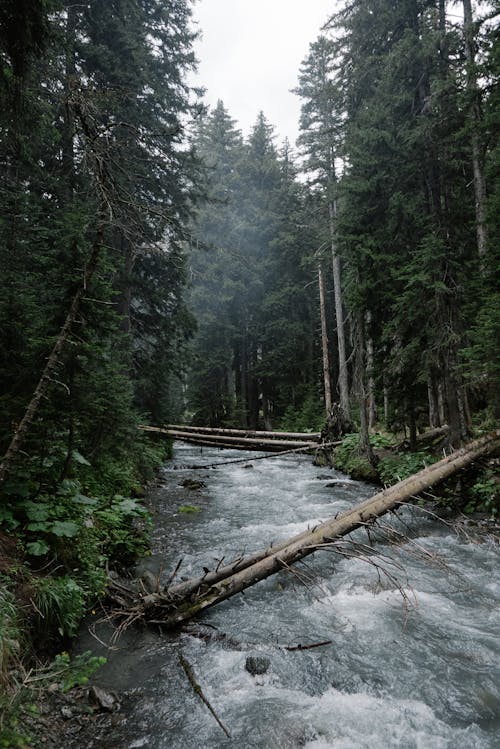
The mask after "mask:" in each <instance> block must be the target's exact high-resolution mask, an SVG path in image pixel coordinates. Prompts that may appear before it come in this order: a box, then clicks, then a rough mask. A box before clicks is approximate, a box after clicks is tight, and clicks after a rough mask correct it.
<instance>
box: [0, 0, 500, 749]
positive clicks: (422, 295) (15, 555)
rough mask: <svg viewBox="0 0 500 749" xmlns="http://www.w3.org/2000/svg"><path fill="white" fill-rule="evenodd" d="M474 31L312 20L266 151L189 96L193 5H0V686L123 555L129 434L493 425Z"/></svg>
mask: <svg viewBox="0 0 500 749" xmlns="http://www.w3.org/2000/svg"><path fill="white" fill-rule="evenodd" d="M332 5H333V6H335V4H332ZM499 12H500V8H499V4H498V2H479V3H476V4H472V3H471V0H463V2H460V3H453V4H451V3H447V2H446V0H349V2H347V1H346V2H344V3H342V4H341V7H340V9H337V10H335V7H332V15H331V17H330V19H329V20H328V21H327V23H326V24H325V26H324V27H323V29H322V30H321V33H320V35H319V36H318V37H317V39H315V40H313V41H312V43H311V44H310V47H309V52H308V54H307V56H306V57H305V59H304V60H303V62H302V65H301V67H300V70H299V71H297V80H298V83H297V86H296V89H295V91H294V93H295V94H296V96H297V97H298V98H299V100H300V103H301V117H300V136H299V138H298V141H297V143H296V144H292V143H289V142H287V141H285V142H284V143H281V144H278V143H277V136H276V134H275V131H274V128H273V124H272V123H271V122H269V120H268V119H267V118H266V115H265V113H264V112H256V113H255V124H254V126H253V128H252V130H251V132H250V134H249V135H248V137H244V136H243V135H242V132H241V130H240V128H239V126H238V123H237V122H236V120H235V119H233V117H232V115H231V112H230V111H228V109H227V108H226V106H225V104H224V102H223V101H219V102H218V104H217V105H216V106H215V107H213V108H210V107H207V106H206V105H205V104H204V102H203V90H202V89H198V88H196V87H193V86H192V84H191V83H189V81H190V80H191V79H190V75H191V73H192V71H193V70H195V68H196V58H195V54H194V51H193V45H194V41H195V39H196V34H197V33H198V32H197V31H196V29H195V28H194V27H193V25H192V2H191V1H190V0H113V1H112V2H104V0H88V2H85V3H78V4H75V3H73V2H71V0H26V1H25V2H22V3H20V2H17V0H3V1H2V3H1V7H0V169H1V178H0V204H1V207H2V211H1V216H0V269H1V276H0V383H1V387H0V454H1V455H2V456H3V458H2V462H1V464H0V583H1V587H0V685H2V684H5V685H7V684H11V683H12V676H11V675H9V674H11V671H12V668H13V665H12V664H13V663H14V664H15V663H16V662H17V661H18V654H19V653H18V651H19V647H20V645H19V643H24V645H23V647H25V648H27V649H28V650H29V649H30V648H31V649H33V650H32V652H35V653H38V652H53V651H54V649H55V648H57V647H59V644H60V643H61V641H63V642H64V641H67V640H68V638H71V637H72V636H74V635H75V634H76V632H77V629H78V626H79V622H80V620H81V618H82V616H83V615H84V613H85V612H86V611H87V610H88V609H89V608H90V607H91V606H92V605H93V602H94V601H96V600H98V599H99V598H100V597H102V596H103V594H104V588H105V585H106V579H107V571H108V569H109V567H110V566H111V567H113V566H118V567H119V566H122V567H123V566H126V565H128V564H130V563H131V561H132V560H133V559H134V558H135V557H136V556H137V555H138V554H141V553H143V552H144V551H145V550H146V549H147V544H148V542H147V530H148V525H149V523H150V519H149V516H148V513H147V511H146V510H145V508H144V505H143V503H142V502H141V498H142V496H143V494H144V488H143V487H144V486H145V485H146V484H147V482H148V481H151V480H152V479H153V477H154V476H155V472H156V471H157V469H158V467H159V466H160V465H161V464H162V462H163V461H164V460H165V459H166V458H167V457H168V455H169V454H170V450H171V446H170V444H169V443H168V442H167V441H165V440H163V441H162V440H161V439H158V440H155V439H153V438H152V437H151V436H150V435H147V434H145V433H144V432H141V431H140V430H139V429H138V426H139V425H141V424H147V425H151V426H162V425H165V424H169V423H170V424H173V423H190V424H195V425H198V426H207V427H239V428H242V429H252V430H256V429H266V430H272V429H284V430H296V431H301V432H307V431H316V430H318V431H319V430H321V429H322V428H323V427H324V424H325V421H326V418H327V416H328V415H331V414H335V415H336V427H335V428H336V436H337V437H340V438H342V437H344V436H345V435H351V443H352V439H353V438H352V435H353V434H359V438H358V437H356V438H355V442H356V450H358V451H360V452H364V454H365V455H367V457H368V460H372V459H373V455H372V445H373V442H374V439H375V441H376V435H377V434H380V433H384V434H391V433H392V434H397V435H399V438H400V439H403V438H405V439H407V441H408V445H409V448H410V450H416V449H417V438H418V435H419V433H420V432H422V431H424V430H425V429H429V428H436V427H441V426H444V425H447V427H448V432H447V435H448V436H447V446H448V447H450V448H458V447H459V446H460V445H463V444H464V443H465V442H466V441H467V440H468V439H469V438H472V437H473V436H475V435H477V434H478V433H481V430H482V431H483V432H484V431H485V430H488V429H493V428H495V427H498V423H499V419H500V391H499V387H498V381H499V375H500V286H499V284H498V278H499V261H500V254H499V247H500V243H499V239H500V221H499V216H500V182H499V180H498V173H499V165H500V146H499V144H500V137H499V136H500V87H499V86H498V78H499V73H500V46H499V40H498V14H499ZM478 430H479V431H478ZM374 435H375V436H374ZM486 481H489V482H490V484H489V489H491V485H492V484H491V482H494V480H493V477H492V476H491V475H490V474H488V476H487V478H486ZM486 496H488V499H486ZM478 497H479V499H478V503H479V505H481V502H483V506H482V509H486V510H490V511H493V510H495V511H496V505H494V503H493V502H492V500H490V499H489V497H490V494H484V495H478ZM488 503H489V504H488ZM26 643H30V644H29V645H28V644H26ZM9 689H10V687H9ZM1 729H2V730H5V731H10V730H12V731H14V729H13V728H12V726H10V724H7V723H5V724H3V725H2V726H1ZM14 733H15V732H14ZM14 733H13V734H12V735H14ZM6 735H7V734H6ZM12 741H14V739H12ZM19 741H21V740H20V739H19ZM0 745H1V746H10V745H12V746H24V744H23V743H18V744H14V743H13V744H8V743H3V744H2V743H1V742H0Z"/></svg>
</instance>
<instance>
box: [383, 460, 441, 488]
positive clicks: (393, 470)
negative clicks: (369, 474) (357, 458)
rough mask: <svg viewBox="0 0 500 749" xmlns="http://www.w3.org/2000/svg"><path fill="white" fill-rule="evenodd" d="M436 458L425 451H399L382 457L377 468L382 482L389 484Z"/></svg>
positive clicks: (405, 476)
mask: <svg viewBox="0 0 500 749" xmlns="http://www.w3.org/2000/svg"><path fill="white" fill-rule="evenodd" d="M436 460H437V458H435V457H433V456H432V455H429V453H426V452H416V453H401V454H395V455H389V456H387V457H384V458H382V459H381V460H380V462H379V464H378V466H377V469H378V472H379V475H380V478H381V480H382V482H383V483H384V484H385V485H386V486H389V485H391V484H396V483H397V482H398V481H402V480H403V479H406V478H408V477H409V476H413V474H414V473H417V472H418V471H421V470H422V468H426V467H427V466H428V465H431V463H435V462H436Z"/></svg>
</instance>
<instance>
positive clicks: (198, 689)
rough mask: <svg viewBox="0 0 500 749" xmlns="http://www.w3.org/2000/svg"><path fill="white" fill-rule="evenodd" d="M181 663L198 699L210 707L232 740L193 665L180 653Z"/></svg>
mask: <svg viewBox="0 0 500 749" xmlns="http://www.w3.org/2000/svg"><path fill="white" fill-rule="evenodd" d="M179 663H180V664H181V666H182V668H183V669H184V672H185V674H186V676H187V678H188V681H189V683H190V684H191V686H192V687H193V691H194V692H195V694H197V695H198V697H199V698H200V700H201V701H202V702H203V703H204V704H205V705H206V706H207V707H208V709H209V710H210V712H211V713H212V715H213V716H214V718H215V720H216V721H217V723H218V724H219V726H220V727H221V728H222V730H223V731H224V733H225V734H226V736H227V737H228V739H230V738H231V734H230V733H229V731H228V730H227V728H226V726H225V725H224V723H223V722H222V721H221V719H220V718H219V716H218V715H217V713H216V712H215V710H214V709H213V707H212V705H211V704H210V702H209V701H208V699H207V698H206V697H205V695H204V693H203V690H202V688H201V686H200V685H199V684H198V682H197V681H196V677H195V675H194V671H193V669H192V667H191V665H190V664H189V663H188V661H187V660H186V659H185V658H184V656H182V655H181V654H180V653H179Z"/></svg>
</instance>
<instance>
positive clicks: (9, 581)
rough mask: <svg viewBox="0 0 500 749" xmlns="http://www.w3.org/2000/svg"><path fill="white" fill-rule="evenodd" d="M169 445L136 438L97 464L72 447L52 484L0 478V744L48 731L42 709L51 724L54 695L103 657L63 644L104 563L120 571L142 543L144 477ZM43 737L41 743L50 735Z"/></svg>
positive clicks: (65, 696)
mask: <svg viewBox="0 0 500 749" xmlns="http://www.w3.org/2000/svg"><path fill="white" fill-rule="evenodd" d="M169 454H171V453H170V446H169V443H167V442H163V443H158V444H155V443H154V442H151V441H150V440H140V441H139V443H134V445H132V446H131V448H130V449H129V452H128V460H127V461H125V460H123V461H122V462H120V463H118V462H116V461H115V462H114V463H113V462H112V461H110V460H109V459H108V460H107V461H106V462H104V463H101V465H100V467H99V469H96V466H91V465H90V463H89V462H88V461H87V460H86V459H84V458H83V456H79V457H78V456H77V457H78V460H77V461H76V464H77V468H78V470H75V471H74V473H73V477H72V478H71V479H68V478H67V479H64V480H63V481H62V482H60V483H59V484H57V485H56V486H55V488H53V489H52V491H50V492H49V490H48V489H45V490H44V491H43V492H40V493H39V494H38V496H37V495H35V496H33V495H32V494H30V493H29V489H30V485H29V483H28V481H27V482H26V486H25V489H26V492H25V491H24V488H23V486H22V485H21V483H20V482H19V481H18V482H16V483H14V482H8V483H7V484H6V485H5V487H4V494H5V496H6V501H5V503H3V505H2V510H3V512H2V516H1V520H2V531H1V532H0V583H1V588H0V686H1V693H0V747H1V746H5V747H19V748H20V749H21V748H22V749H24V747H32V746H35V745H37V744H36V742H39V741H40V740H41V739H39V738H38V737H39V735H41V736H42V737H44V736H45V734H46V731H45V729H44V728H43V725H44V721H45V718H44V715H45V714H50V715H51V721H52V718H53V719H54V722H55V724H56V725H57V724H58V715H59V713H60V710H58V709H56V708H55V707H54V709H53V708H52V707H51V705H52V703H54V702H55V701H57V700H59V701H61V702H62V703H63V704H61V706H60V707H61V710H62V708H64V707H65V705H64V703H66V702H68V701H69V702H71V701H72V697H71V696H69V695H70V692H69V690H70V689H72V688H73V687H75V686H78V685H84V684H85V683H86V682H87V681H88V678H89V676H90V675H91V674H92V673H93V671H95V669H96V668H98V667H99V666H100V665H102V663H101V662H100V661H99V660H96V659H95V658H93V657H92V656H89V657H84V656H80V657H79V658H78V659H76V661H73V660H72V659H70V658H69V656H68V655H67V653H66V652H65V651H66V650H67V649H68V648H69V647H70V645H71V642H72V641H73V639H74V637H75V636H76V634H77V632H78V629H79V626H80V622H81V620H82V619H83V617H84V616H85V615H86V614H87V612H89V611H91V610H92V609H98V608H100V607H101V602H102V601H103V599H104V596H105V595H106V585H107V579H108V575H109V574H110V571H112V570H117V571H122V570H124V569H126V568H127V567H129V566H130V565H131V564H132V563H133V561H134V560H135V559H136V558H137V557H139V556H141V555H143V554H145V553H147V552H148V550H149V547H150V544H149V529H150V527H151V520H150V516H149V512H148V510H147V509H146V507H145V506H144V503H143V501H142V497H143V496H144V494H145V491H146V489H145V488H144V487H147V485H148V484H150V482H151V481H152V480H153V478H154V476H155V474H156V472H157V470H158V468H159V467H160V465H162V464H163V463H164V461H165V460H166V458H167V457H168V456H169ZM134 456H136V457H137V460H135V459H134ZM13 492H17V494H18V496H16V498H15V501H14V495H13ZM9 493H10V494H9ZM9 496H10V501H9V502H7V500H8V499H9ZM78 701H79V702H80V700H78ZM88 709H89V710H91V706H90V705H89V707H88ZM66 712H67V710H63V712H62V713H61V714H62V719H64V713H66ZM59 717H60V716H59ZM38 719H40V720H38ZM51 721H49V723H50V722H51ZM38 722H39V723H40V725H39V726H38ZM33 725H34V726H37V729H36V731H32V728H31V727H32V726H33ZM51 730H52V729H51ZM49 733H50V732H49ZM45 738H46V740H45V743H42V744H40V745H46V744H47V741H49V740H50V736H46V737H45Z"/></svg>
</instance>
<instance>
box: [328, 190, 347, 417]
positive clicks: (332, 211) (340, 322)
mask: <svg viewBox="0 0 500 749" xmlns="http://www.w3.org/2000/svg"><path fill="white" fill-rule="evenodd" d="M328 211H329V218H330V241H331V247H332V268H333V288H334V296H335V318H336V321H337V346H338V352H339V392H340V408H341V410H342V415H343V418H344V421H345V422H346V423H348V422H350V420H351V418H350V410H349V381H348V376H347V358H346V350H345V330H344V309H343V304H342V284H341V273H340V258H339V256H338V254H337V244H336V236H335V219H336V217H337V208H336V203H335V201H330V202H329V204H328Z"/></svg>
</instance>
